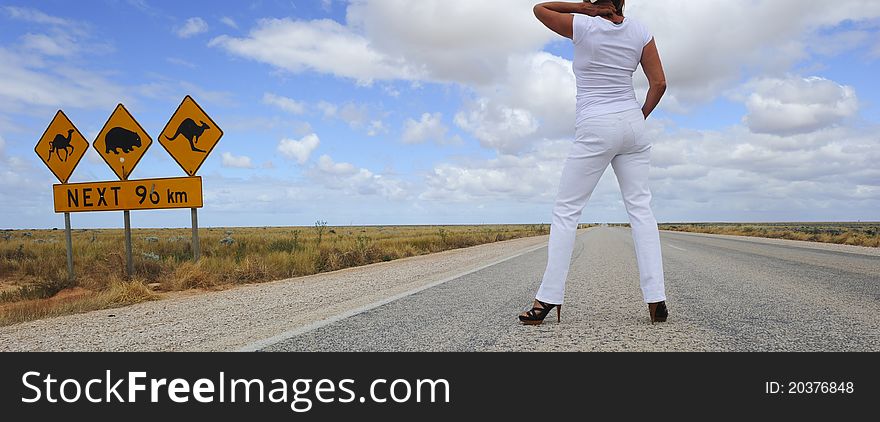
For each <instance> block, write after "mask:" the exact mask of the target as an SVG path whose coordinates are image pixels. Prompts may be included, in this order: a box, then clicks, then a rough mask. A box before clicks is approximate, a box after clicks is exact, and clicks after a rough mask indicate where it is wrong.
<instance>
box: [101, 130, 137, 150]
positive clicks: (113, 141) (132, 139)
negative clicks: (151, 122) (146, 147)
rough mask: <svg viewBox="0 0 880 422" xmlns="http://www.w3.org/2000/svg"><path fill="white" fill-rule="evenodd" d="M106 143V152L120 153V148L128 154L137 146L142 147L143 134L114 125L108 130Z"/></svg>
mask: <svg viewBox="0 0 880 422" xmlns="http://www.w3.org/2000/svg"><path fill="white" fill-rule="evenodd" d="M105 143H106V144H107V147H106V151H105V153H106V154H109V153H110V152H113V153H114V154H116V155H119V150H122V152H123V153H126V154H127V153H129V152H132V151H134V149H135V148H140V147H141V136H140V135H138V134H137V133H136V132H132V131H130V130H128V129H125V128H121V127H114V128H113V129H110V131H109V132H107V137H106V138H105Z"/></svg>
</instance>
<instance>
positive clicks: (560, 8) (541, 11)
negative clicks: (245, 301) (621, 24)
mask: <svg viewBox="0 0 880 422" xmlns="http://www.w3.org/2000/svg"><path fill="white" fill-rule="evenodd" d="M615 12H616V9H614V6H613V5H610V4H608V3H602V4H599V5H596V4H593V3H590V2H588V1H582V2H579V3H571V2H564V1H551V2H547V3H541V4H539V5H537V6H535V16H536V17H537V18H538V20H540V21H541V23H543V24H544V25H545V26H547V28H550V29H551V30H553V32H556V33H557V34H559V35H562V36H563V37H565V38H571V37H572V31H573V30H572V21H573V20H574V17H572V16H571V14H572V13H577V14H581V15H588V16H613V15H614V13H615Z"/></svg>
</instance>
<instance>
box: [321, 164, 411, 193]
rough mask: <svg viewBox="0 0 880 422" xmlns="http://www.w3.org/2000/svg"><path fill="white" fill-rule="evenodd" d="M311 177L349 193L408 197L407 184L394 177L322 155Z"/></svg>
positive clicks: (331, 187) (330, 187)
mask: <svg viewBox="0 0 880 422" xmlns="http://www.w3.org/2000/svg"><path fill="white" fill-rule="evenodd" d="M310 176H311V179H312V180H313V181H314V182H315V183H318V184H320V185H321V186H324V187H325V188H328V189H332V190H338V191H342V192H345V193H347V194H349V195H359V196H380V197H383V198H387V199H392V200H404V199H407V198H408V196H409V195H408V191H407V186H406V184H405V183H403V182H402V181H401V180H398V179H396V178H393V177H388V176H384V175H381V174H375V173H373V172H372V171H370V170H367V169H364V168H358V167H356V166H355V165H353V164H351V163H338V162H336V161H334V160H333V158H331V157H330V156H329V155H322V156H321V158H319V159H318V164H317V166H315V167H314V168H313V169H312V171H311V174H310Z"/></svg>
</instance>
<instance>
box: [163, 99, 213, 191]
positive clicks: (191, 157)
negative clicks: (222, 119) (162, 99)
mask: <svg viewBox="0 0 880 422" xmlns="http://www.w3.org/2000/svg"><path fill="white" fill-rule="evenodd" d="M222 137H223V131H222V130H220V128H219V127H218V126H217V124H216V123H214V121H213V120H211V118H210V117H209V116H208V114H207V113H205V110H203V109H202V107H200V106H199V105H198V104H197V103H196V101H195V100H193V99H192V97H190V96H189V95H187V96H186V98H184V99H183V102H182V103H181V104H180V106H179V107H178V108H177V111H176V112H175V113H174V115H173V116H172V117H171V120H170V121H169V122H168V124H167V125H165V129H164V130H163V131H162V133H161V134H159V143H160V144H161V145H162V146H163V147H165V150H167V151H168V153H169V154H171V156H172V157H174V161H177V164H179V165H180V167H181V168H183V171H185V172H186V174H187V175H189V176H195V175H196V172H198V171H199V168H200V167H201V166H202V164H203V163H204V162H205V159H207V158H208V155H209V154H211V151H212V150H213V149H214V147H215V146H217V143H218V142H220V138H222Z"/></svg>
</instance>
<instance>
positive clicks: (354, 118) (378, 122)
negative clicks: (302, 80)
mask: <svg viewBox="0 0 880 422" xmlns="http://www.w3.org/2000/svg"><path fill="white" fill-rule="evenodd" d="M317 108H318V111H320V112H321V114H323V115H324V118H326V119H338V120H341V121H343V122H345V124H347V125H348V126H349V127H350V128H352V129H357V130H366V132H367V136H378V135H380V134H384V133H388V127H387V126H386V125H385V122H384V121H382V116H383V115H384V114H385V113H382V112H381V111H377V110H375V109H374V107H371V106H369V105H367V104H362V103H355V102H351V101H350V102H347V103H345V104H342V105H338V104H333V103H330V102H327V101H320V102H318V104H317Z"/></svg>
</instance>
